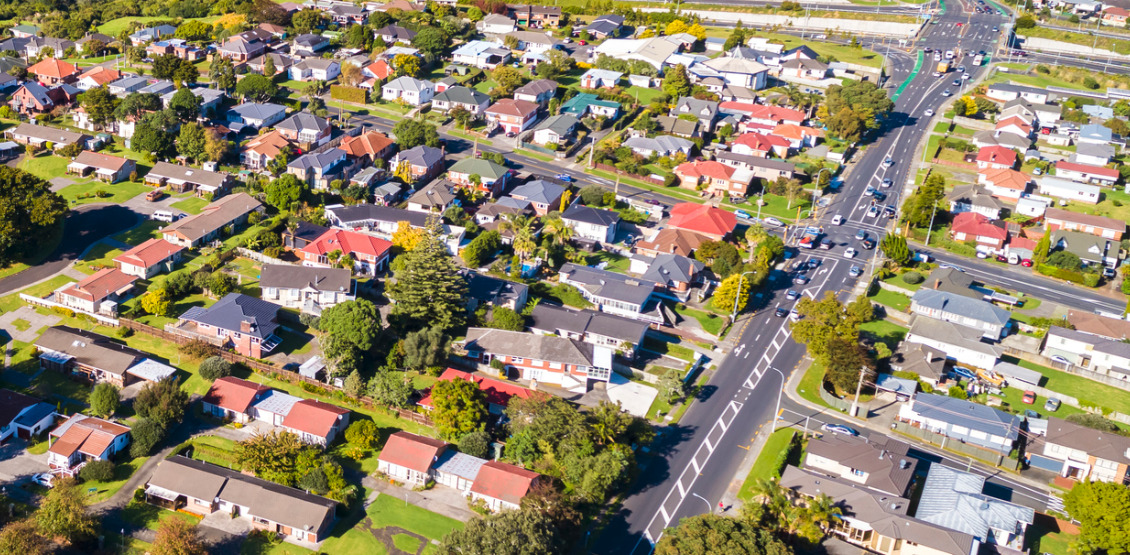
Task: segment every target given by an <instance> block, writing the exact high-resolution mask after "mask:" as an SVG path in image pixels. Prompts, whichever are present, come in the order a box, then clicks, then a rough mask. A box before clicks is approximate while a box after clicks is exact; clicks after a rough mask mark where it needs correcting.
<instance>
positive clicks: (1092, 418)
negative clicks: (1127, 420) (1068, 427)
mask: <svg viewBox="0 0 1130 555" xmlns="http://www.w3.org/2000/svg"><path fill="white" fill-rule="evenodd" d="M1063 419H1064V420H1066V421H1068V422H1071V423H1073V424H1078V425H1080V426H1085V427H1087V428H1091V429H1093V430H1098V431H1100V432H1108V433H1114V434H1118V433H1122V432H1121V430H1120V429H1119V427H1118V425H1117V424H1115V423H1114V422H1112V421H1110V420H1107V419H1106V418H1103V417H1102V415H1099V414H1092V413H1089V412H1080V413H1076V414H1069V415H1067V416H1065V417H1063Z"/></svg>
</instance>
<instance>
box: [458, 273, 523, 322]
mask: <svg viewBox="0 0 1130 555" xmlns="http://www.w3.org/2000/svg"><path fill="white" fill-rule="evenodd" d="M462 274H463V277H464V278H466V280H467V302H468V305H469V306H468V307H467V308H468V309H470V310H471V312H474V311H475V310H477V309H478V307H480V306H482V305H490V306H504V307H506V308H509V309H511V310H514V311H516V312H521V311H522V309H523V308H525V307H526V300H527V299H528V298H529V294H530V288H529V286H527V285H526V284H524V283H518V282H515V281H510V280H505V279H500V278H496V277H494V276H488V275H486V274H480V273H478V272H474V271H470V270H464V271H463V272H462Z"/></svg>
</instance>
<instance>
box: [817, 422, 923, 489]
mask: <svg viewBox="0 0 1130 555" xmlns="http://www.w3.org/2000/svg"><path fill="white" fill-rule="evenodd" d="M872 438H873V439H874V441H872V439H869V438H865V437H855V436H845V435H840V434H826V435H824V436H823V437H820V438H817V439H812V440H809V442H808V446H807V447H806V448H805V449H806V451H807V452H808V454H809V455H816V456H818V457H822V458H825V459H828V460H831V461H835V462H837V463H839V464H841V465H843V466H845V467H847V468H849V469H852V470H859V471H862V472H865V473H867V477H866V479H865V480H864V482H863V484H864V485H865V486H867V487H869V488H872V489H875V490H878V491H882V492H885V493H889V494H891V495H897V496H899V497H902V496H904V495H906V494H907V488H908V487H909V486H910V482H911V480H913V479H914V471H915V467H916V466H917V463H918V459H915V458H914V457H911V456H909V455H908V452H909V450H910V445H907V444H906V443H904V442H902V441H899V440H897V439H892V438H889V437H887V436H885V435H882V434H874V435H873V436H872ZM805 468H807V469H808V470H811V471H814V472H820V473H825V470H824V469H821V468H814V467H812V466H811V465H809V464H805Z"/></svg>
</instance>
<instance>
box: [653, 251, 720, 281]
mask: <svg viewBox="0 0 1130 555" xmlns="http://www.w3.org/2000/svg"><path fill="white" fill-rule="evenodd" d="M705 268H706V264H703V263H702V262H699V261H697V260H694V259H691V258H687V257H685V256H680V255H677V254H660V255H659V256H656V257H655V260H654V261H653V262H652V263H651V265H650V266H648V267H647V271H646V272H644V273H643V276H641V277H640V279H643V280H645V281H653V282H655V283H658V284H660V285H664V286H666V285H669V284H671V283H680V282H681V283H694V281H695V277H696V276H697V275H698V274H699V272H701V271H703V270H704V269H705Z"/></svg>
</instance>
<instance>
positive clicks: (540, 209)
mask: <svg viewBox="0 0 1130 555" xmlns="http://www.w3.org/2000/svg"><path fill="white" fill-rule="evenodd" d="M563 194H565V187H562V186H561V185H558V184H556V183H552V182H550V181H546V180H544V179H535V180H533V181H527V182H526V183H523V184H522V185H519V186H517V187H515V188H514V190H512V191H510V196H511V197H512V198H516V199H518V200H524V201H526V202H529V203H530V204H532V205H533V207H534V211H535V212H537V214H538V215H545V214H547V213H548V212H549V211H551V210H556V209H557V208H559V207H558V204H559V203H560V202H561V195H563Z"/></svg>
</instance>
